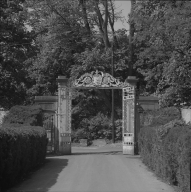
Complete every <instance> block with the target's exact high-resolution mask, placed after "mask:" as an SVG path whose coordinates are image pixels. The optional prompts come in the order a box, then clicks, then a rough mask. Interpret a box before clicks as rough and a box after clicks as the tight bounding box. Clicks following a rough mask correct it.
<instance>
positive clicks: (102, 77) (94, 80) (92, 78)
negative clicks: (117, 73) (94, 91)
mask: <svg viewBox="0 0 191 192" xmlns="http://www.w3.org/2000/svg"><path fill="white" fill-rule="evenodd" d="M128 85H129V84H128V83H126V82H125V83H123V82H120V80H118V79H116V78H114V77H113V76H111V75H110V74H108V73H103V72H102V71H93V72H91V73H85V74H84V75H82V76H81V77H80V78H79V79H76V80H75V81H74V83H73V86H74V87H105V88H106V87H119V88H120V87H121V88H122V87H126V86H128Z"/></svg>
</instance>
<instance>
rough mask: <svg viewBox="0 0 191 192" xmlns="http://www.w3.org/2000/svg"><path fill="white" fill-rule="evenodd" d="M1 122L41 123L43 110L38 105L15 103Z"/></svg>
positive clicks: (40, 124) (33, 124)
mask: <svg viewBox="0 0 191 192" xmlns="http://www.w3.org/2000/svg"><path fill="white" fill-rule="evenodd" d="M3 124H24V125H31V126H42V125H43V111H42V109H41V107H40V106H38V105H33V106H20V105H16V106H14V107H12V108H11V109H10V111H9V112H8V113H7V114H6V115H5V116H4V118H3Z"/></svg>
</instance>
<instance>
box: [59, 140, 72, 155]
mask: <svg viewBox="0 0 191 192" xmlns="http://www.w3.org/2000/svg"><path fill="white" fill-rule="evenodd" d="M71 153H72V150H71V143H70V142H61V143H60V145H59V154H60V155H71Z"/></svg>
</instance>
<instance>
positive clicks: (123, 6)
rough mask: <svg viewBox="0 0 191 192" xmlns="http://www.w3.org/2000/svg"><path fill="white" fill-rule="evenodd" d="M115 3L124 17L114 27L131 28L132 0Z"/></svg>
mask: <svg viewBox="0 0 191 192" xmlns="http://www.w3.org/2000/svg"><path fill="white" fill-rule="evenodd" d="M115 5H116V8H117V11H122V13H121V16H122V17H123V18H124V19H123V21H120V20H119V21H117V22H116V23H115V25H114V29H115V30H118V29H121V28H125V29H127V30H128V29H129V25H128V23H127V21H128V14H129V13H130V9H131V2H130V0H115ZM26 27H27V30H29V31H30V30H31V27H30V26H28V25H26Z"/></svg>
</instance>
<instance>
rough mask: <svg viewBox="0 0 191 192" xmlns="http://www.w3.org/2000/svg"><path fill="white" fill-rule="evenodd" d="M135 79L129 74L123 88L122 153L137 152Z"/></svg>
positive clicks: (132, 153)
mask: <svg viewBox="0 0 191 192" xmlns="http://www.w3.org/2000/svg"><path fill="white" fill-rule="evenodd" d="M137 81H138V80H137V79H136V77H134V76H129V77H128V78H127V79H126V82H125V83H126V86H125V87H124V88H123V126H122V127H123V154H131V155H135V154H137V150H138V149H137V147H138V143H137V140H138V137H137V132H136V103H137V102H136V84H137Z"/></svg>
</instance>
